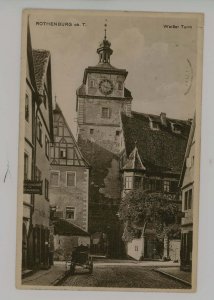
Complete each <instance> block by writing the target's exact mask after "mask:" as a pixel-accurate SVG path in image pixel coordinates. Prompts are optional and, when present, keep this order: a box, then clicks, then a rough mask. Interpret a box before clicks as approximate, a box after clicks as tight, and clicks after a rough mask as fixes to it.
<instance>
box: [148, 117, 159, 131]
mask: <svg viewBox="0 0 214 300" xmlns="http://www.w3.org/2000/svg"><path fill="white" fill-rule="evenodd" d="M149 125H150V128H151V129H152V130H159V129H160V126H159V124H158V122H155V121H154V120H152V119H149Z"/></svg>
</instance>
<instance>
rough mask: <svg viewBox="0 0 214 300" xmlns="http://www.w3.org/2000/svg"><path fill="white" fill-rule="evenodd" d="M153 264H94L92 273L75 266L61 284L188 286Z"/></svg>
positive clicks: (183, 287) (129, 286)
mask: <svg viewBox="0 0 214 300" xmlns="http://www.w3.org/2000/svg"><path fill="white" fill-rule="evenodd" d="M155 268H157V267H154V266H139V265H123V264H121V265H119V264H108V265H102V264H95V265H94V271H93V274H91V275H90V274H88V271H87V270H84V269H81V268H77V269H76V271H75V274H74V275H72V276H69V277H68V278H67V279H66V280H65V281H64V282H63V284H62V285H64V286H82V287H118V288H122V287H123V288H161V289H168V288H170V289H188V288H190V287H189V286H187V285H185V284H183V283H182V282H179V281H177V280H175V279H172V278H169V277H167V276H165V275H163V274H160V273H158V272H156V271H155Z"/></svg>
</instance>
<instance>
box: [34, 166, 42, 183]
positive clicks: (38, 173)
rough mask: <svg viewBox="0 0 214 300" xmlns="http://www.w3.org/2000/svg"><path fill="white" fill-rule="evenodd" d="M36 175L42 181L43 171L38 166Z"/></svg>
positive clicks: (36, 178)
mask: <svg viewBox="0 0 214 300" xmlns="http://www.w3.org/2000/svg"><path fill="white" fill-rule="evenodd" d="M35 173H36V174H35V175H36V176H35V180H36V181H41V178H42V172H41V171H40V170H39V168H37V167H36V172H35Z"/></svg>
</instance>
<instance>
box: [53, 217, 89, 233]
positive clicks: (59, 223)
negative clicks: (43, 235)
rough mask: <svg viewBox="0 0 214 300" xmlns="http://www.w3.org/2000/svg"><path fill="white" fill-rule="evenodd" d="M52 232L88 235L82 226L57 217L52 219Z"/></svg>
mask: <svg viewBox="0 0 214 300" xmlns="http://www.w3.org/2000/svg"><path fill="white" fill-rule="evenodd" d="M53 224H54V234H58V235H71V236H89V233H88V232H87V231H85V230H83V229H82V228H80V227H78V226H76V225H74V224H72V223H70V222H68V221H66V220H64V219H58V220H56V221H53Z"/></svg>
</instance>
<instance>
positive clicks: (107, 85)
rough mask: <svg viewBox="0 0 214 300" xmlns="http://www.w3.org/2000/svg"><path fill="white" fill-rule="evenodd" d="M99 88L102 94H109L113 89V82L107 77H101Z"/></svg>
mask: <svg viewBox="0 0 214 300" xmlns="http://www.w3.org/2000/svg"><path fill="white" fill-rule="evenodd" d="M99 90H100V92H101V93H102V94H104V95H110V94H111V93H112V91H113V83H112V82H111V81H110V80H108V79H103V80H101V81H100V83H99Z"/></svg>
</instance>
